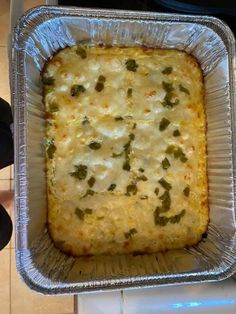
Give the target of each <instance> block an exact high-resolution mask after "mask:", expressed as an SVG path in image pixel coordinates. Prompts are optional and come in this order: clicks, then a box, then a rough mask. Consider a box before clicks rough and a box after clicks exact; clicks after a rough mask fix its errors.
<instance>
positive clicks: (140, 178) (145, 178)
mask: <svg viewBox="0 0 236 314" xmlns="http://www.w3.org/2000/svg"><path fill="white" fill-rule="evenodd" d="M137 179H138V180H140V181H147V180H148V178H147V177H146V176H145V175H144V174H143V175H141V176H139V177H137Z"/></svg>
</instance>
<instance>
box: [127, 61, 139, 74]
mask: <svg viewBox="0 0 236 314" xmlns="http://www.w3.org/2000/svg"><path fill="white" fill-rule="evenodd" d="M125 65H126V69H127V70H128V71H132V72H136V71H137V68H138V64H137V63H136V61H135V60H134V59H128V60H127V61H126V62H125Z"/></svg>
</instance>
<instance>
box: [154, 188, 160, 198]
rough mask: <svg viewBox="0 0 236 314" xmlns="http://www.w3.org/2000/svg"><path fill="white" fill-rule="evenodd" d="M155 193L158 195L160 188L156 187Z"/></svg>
mask: <svg viewBox="0 0 236 314" xmlns="http://www.w3.org/2000/svg"><path fill="white" fill-rule="evenodd" d="M154 193H155V194H156V196H158V194H159V189H158V188H155V190H154Z"/></svg>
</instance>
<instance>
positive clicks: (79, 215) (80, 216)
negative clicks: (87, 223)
mask: <svg viewBox="0 0 236 314" xmlns="http://www.w3.org/2000/svg"><path fill="white" fill-rule="evenodd" d="M75 214H76V216H77V217H78V218H79V219H80V220H84V212H83V211H82V210H81V209H80V208H79V207H76V209H75Z"/></svg>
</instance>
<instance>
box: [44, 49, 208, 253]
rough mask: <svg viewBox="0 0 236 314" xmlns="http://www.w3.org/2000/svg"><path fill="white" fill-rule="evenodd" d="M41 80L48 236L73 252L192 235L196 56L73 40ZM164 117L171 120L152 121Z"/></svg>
mask: <svg viewBox="0 0 236 314" xmlns="http://www.w3.org/2000/svg"><path fill="white" fill-rule="evenodd" d="M81 51H82V52H81ZM130 60H131V61H130ZM127 61H128V62H127ZM129 65H130V66H129ZM43 82H44V84H45V85H44V102H45V106H46V112H47V121H48V123H47V148H46V150H47V185H48V223H49V230H50V233H51V236H52V238H53V240H54V241H55V243H56V245H57V246H58V247H59V248H60V249H61V250H63V251H64V252H67V253H69V254H72V255H75V256H80V255H88V254H89V255H90V254H116V253H130V252H147V253H149V252H157V251H160V250H166V249H173V248H182V247H185V246H187V245H188V246H189V245H193V244H196V243H197V242H198V241H200V240H201V237H202V234H203V233H204V232H205V231H206V228H207V224H208V202H207V199H208V197H207V176H206V139H205V125H206V122H205V114H204V101H203V99H204V93H203V78H202V73H201V70H200V67H199V65H198V64H197V62H196V60H195V59H194V58H193V57H191V56H189V55H187V54H186V53H184V52H180V51H177V50H160V49H142V48H115V47H112V48H106V47H77V46H74V47H70V48H65V49H63V50H61V51H60V52H58V53H57V54H56V55H55V56H54V57H53V58H52V59H51V60H49V61H48V62H47V64H46V66H45V68H44V72H43ZM98 82H100V87H101V88H102V89H101V90H100V88H98V86H97V84H98ZM78 86H79V87H78ZM128 89H129V91H128ZM166 104H169V105H167V106H166ZM163 118H164V120H165V119H166V120H168V123H169V124H168V123H167V124H168V125H166V123H164V130H160V129H161V123H163V121H162V120H163ZM161 121H162V122H161ZM176 130H177V135H179V136H174V135H173V134H175V133H174V131H176ZM93 142H95V144H94V143H93ZM91 143H93V144H91ZM94 145H95V146H96V147H95V148H94ZM170 145H173V146H170ZM91 147H93V148H91ZM171 147H172V148H171ZM173 147H174V151H173ZM168 149H169V152H168ZM171 150H172V152H171ZM165 158H167V159H168V162H169V163H168V165H167V166H163V160H164V159H165ZM181 160H182V161H181ZM125 164H126V166H125ZM127 165H128V166H127ZM129 168H130V169H129ZM164 168H168V169H164ZM91 178H92V179H91ZM161 179H162V180H163V179H164V180H165V181H166V182H167V183H169V184H170V185H171V186H170V187H171V188H170V190H169V193H168V192H166V194H165V195H168V197H169V200H170V202H169V205H166V203H165V202H164V201H163V197H162V198H160V197H161V196H162V195H163V193H164V192H165V191H168V187H166V186H164V187H163V184H161V183H160V182H159V181H160V180H161ZM186 188H187V190H188V191H187V190H185V189H186ZM91 190H92V192H91ZM184 190H185V191H184ZM188 192H189V193H188Z"/></svg>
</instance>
